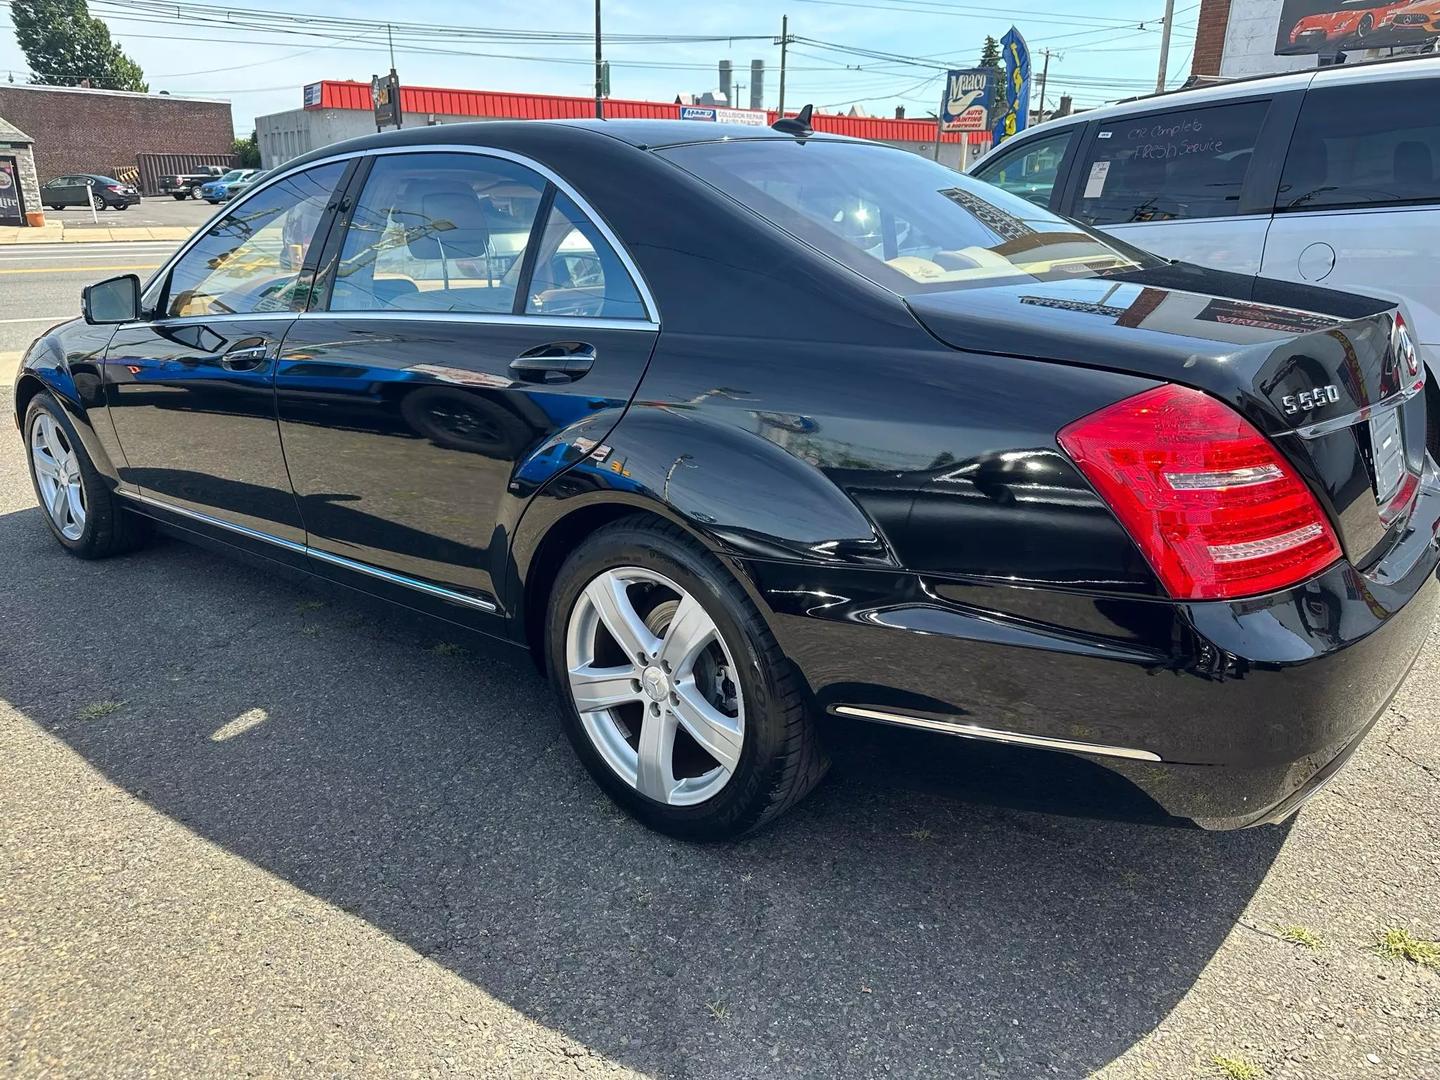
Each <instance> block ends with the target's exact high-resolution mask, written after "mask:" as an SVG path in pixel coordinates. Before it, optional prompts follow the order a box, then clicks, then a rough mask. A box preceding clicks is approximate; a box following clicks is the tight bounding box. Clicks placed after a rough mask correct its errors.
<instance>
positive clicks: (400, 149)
mask: <svg viewBox="0 0 1440 1080" xmlns="http://www.w3.org/2000/svg"><path fill="white" fill-rule="evenodd" d="M382 154H476V155H478V156H480V157H494V158H500V159H501V160H504V161H513V162H514V163H515V164H517V165H523V166H524V167H525V168H527V169H530V170H532V171H534V172H537V173H539V174H540V175H541V176H543V177H544V178H545V179H546V180H549V181H550V182H551V183H552V184H554V185H555V186H556V187H557V188H559V189H560V190H561V191H563V192H564V193H565V194H566V195H568V196H570V198H571V199H572V200H574V202H575V205H576V206H578V207H579V208H580V212H581V213H582V214H584V215H585V216H586V217H587V218H589V219H590V223H591V224H592V225H594V226H595V228H596V229H598V230H599V232H600V235H601V236H603V237H604V238H605V239H606V241H607V242H608V243H609V244H610V246H611V247H612V248H613V249H614V250H615V254H616V256H618V257H619V259H620V262H621V263H622V264H623V265H624V267H625V269H626V271H627V272H628V273H629V274H630V279H631V281H632V282H633V283H634V285H635V291H636V292H638V293H639V294H640V300H641V302H642V303H643V304H644V305H645V312H646V316H647V318H648V320H649V321H650V322H651V323H653V324H655V327H656V328H657V329H658V328H659V325H660V309H659V307H657V306H656V304H655V295H654V293H652V292H651V291H650V285H649V283H648V282H646V280H645V275H644V274H642V273H640V267H639V266H637V265H636V263H635V260H634V259H633V258H631V256H630V252H629V251H628V250H627V249H626V247H625V245H624V244H622V243H620V239H619V237H617V236H616V235H615V233H614V231H613V230H612V229H611V228H610V226H609V224H607V223H606V221H605V219H604V218H603V217H601V216H600V215H599V214H598V213H597V212H596V211H595V208H594V207H593V206H591V205H590V204H589V203H588V202H586V201H585V199H584V197H583V196H582V195H581V194H580V193H579V192H578V191H576V190H575V189H574V188H573V187H571V186H570V184H569V183H568V182H567V181H565V180H563V179H561V177H560V176H559V174H557V173H556V172H554V171H553V170H552V169H550V168H549V167H548V166H546V165H542V164H540V163H539V162H538V161H535V160H534V159H532V158H527V157H525V156H524V155H523V154H516V153H514V152H512V151H510V150H501V149H499V148H497V147H490V146H466V145H459V144H455V143H427V144H425V145H422V146H377V147H371V148H370V149H368V150H350V151H348V152H346V153H343V154H330V155H327V156H326V157H322V158H316V159H315V160H313V161H307V162H305V163H304V164H298V165H292V166H290V167H288V168H286V167H285V166H279V167H278V168H279V169H283V170H284V171H276V172H274V173H271V174H270V175H269V176H267V177H266V178H265V182H264V183H262V184H258V185H256V186H254V187H251V188H247V189H246V190H245V192H244V193H243V194H241V196H240V197H239V198H238V199H234V200H232V201H231V202H229V203H228V204H226V209H225V212H224V214H220V215H217V216H216V218H215V220H217V221H218V220H219V219H220V218H222V217H226V216H228V215H230V214H231V213H233V212H234V211H235V210H236V209H237V208H238V207H241V206H244V205H245V203H246V202H248V201H249V200H250V199H253V198H254V197H255V196H256V195H259V194H260V193H261V192H262V191H265V190H266V189H267V188H269V187H270V186H271V185H272V184H278V183H279V182H280V181H281V180H284V179H285V178H286V177H288V176H291V175H293V174H294V173H298V172H304V171H305V170H306V169H313V168H316V167H318V166H320V165H329V164H331V163H332V162H336V161H349V160H350V159H351V158H357V157H366V156H372V157H373V156H378V155H382ZM209 224H210V223H209V222H207V223H206V225H207V226H208V225H209ZM209 231H210V230H209V228H208V227H205V228H200V229H196V230H195V232H194V233H192V234H191V236H190V238H189V239H188V240H187V241H185V243H183V244H181V245H180V248H179V250H177V251H176V252H175V254H174V255H172V256H170V258H169V260H168V261H166V262H165V263H164V265H162V266H161V267H160V269H158V270H156V271H155V273H153V274H152V275H150V279H149V280H148V281H146V282H145V287H144V288H143V289H142V290H141V295H142V296H143V295H144V294H145V293H148V292H149V291H150V288H151V286H152V285H154V284H155V282H157V281H159V280H161V279H162V278H163V277H164V276H165V275H166V274H168V273H169V272H170V269H171V267H173V266H174V265H175V264H176V263H177V262H179V261H180V260H181V259H182V258H184V256H185V253H186V252H187V251H189V250H190V249H191V248H192V247H194V246H195V244H196V243H198V242H199V241H200V239H201V238H202V237H203V236H205V235H206V234H207V233H208V232H209ZM292 314H293V313H292ZM517 317H518V316H517ZM585 325H593V322H592V323H586V324H585Z"/></svg>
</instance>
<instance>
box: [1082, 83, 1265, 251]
mask: <svg viewBox="0 0 1440 1080" xmlns="http://www.w3.org/2000/svg"><path fill="white" fill-rule="evenodd" d="M1269 109H1270V103H1269V102H1268V101H1249V102H1244V103H1242V104H1238V105H1215V106H1212V107H1210V108H1208V109H1181V110H1177V111H1175V112H1166V113H1158V114H1157V113H1150V114H1147V115H1143V116H1130V117H1125V118H1122V119H1118V120H1109V121H1106V122H1105V123H1103V124H1101V125H1100V128H1099V130H1098V131H1096V133H1095V138H1094V139H1092V140H1091V142H1090V147H1089V149H1088V150H1087V151H1086V152H1085V158H1084V160H1083V161H1082V162H1081V163H1080V187H1079V190H1078V191H1077V192H1076V197H1075V216H1076V217H1078V218H1079V219H1080V220H1081V221H1084V222H1087V223H1088V224H1091V225H1123V224H1125V223H1126V222H1132V221H1180V220H1187V219H1190V218H1217V217H1230V216H1232V215H1234V214H1236V213H1237V212H1238V211H1239V209H1240V191H1241V189H1242V188H1243V187H1244V185H1245V177H1246V175H1247V174H1248V173H1249V171H1250V161H1251V159H1252V158H1253V157H1254V156H1255V144H1256V142H1257V141H1258V140H1259V137H1260V125H1262V124H1263V123H1264V122H1265V114H1266V113H1267V112H1268V111H1269Z"/></svg>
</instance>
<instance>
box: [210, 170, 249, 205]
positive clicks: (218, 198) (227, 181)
mask: <svg viewBox="0 0 1440 1080" xmlns="http://www.w3.org/2000/svg"><path fill="white" fill-rule="evenodd" d="M259 171H260V170H259V169H231V170H230V171H229V172H227V173H226V174H225V175H224V176H221V177H219V178H217V179H215V180H211V181H210V182H209V183H207V184H202V185H201V187H200V197H201V198H202V199H204V200H205V201H206V202H208V203H209V204H210V205H212V206H214V205H215V204H217V203H222V202H225V201H226V200H227V199H229V198H231V197H232V196H233V195H234V194H235V191H236V189H237V188H238V187H239V186H240V185H241V184H244V183H245V182H246V181H247V180H249V179H250V178H251V177H253V176H254V175H255V174H256V173H257V172H259Z"/></svg>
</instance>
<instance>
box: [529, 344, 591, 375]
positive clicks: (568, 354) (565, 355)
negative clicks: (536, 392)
mask: <svg viewBox="0 0 1440 1080" xmlns="http://www.w3.org/2000/svg"><path fill="white" fill-rule="evenodd" d="M594 366H595V346H593V345H587V344H585V342H583V341H552V342H551V343H550V344H548V345H541V346H538V347H537V348H534V349H527V350H526V351H525V352H523V353H521V354H520V355H519V356H517V357H516V358H515V359H514V360H512V361H510V370H511V371H512V372H514V373H515V375H516V376H517V377H519V378H520V379H521V380H523V381H524V382H546V383H560V382H574V381H575V380H576V379H578V378H580V377H581V376H582V375H584V374H585V373H586V372H588V371H589V370H590V369H591V368H592V367H594Z"/></svg>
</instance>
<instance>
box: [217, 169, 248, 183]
mask: <svg viewBox="0 0 1440 1080" xmlns="http://www.w3.org/2000/svg"><path fill="white" fill-rule="evenodd" d="M244 175H245V170H244V169H231V170H230V171H229V172H227V173H226V174H225V175H224V176H222V177H220V183H222V184H228V183H230V181H232V180H239V179H240V177H242V176H244Z"/></svg>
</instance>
